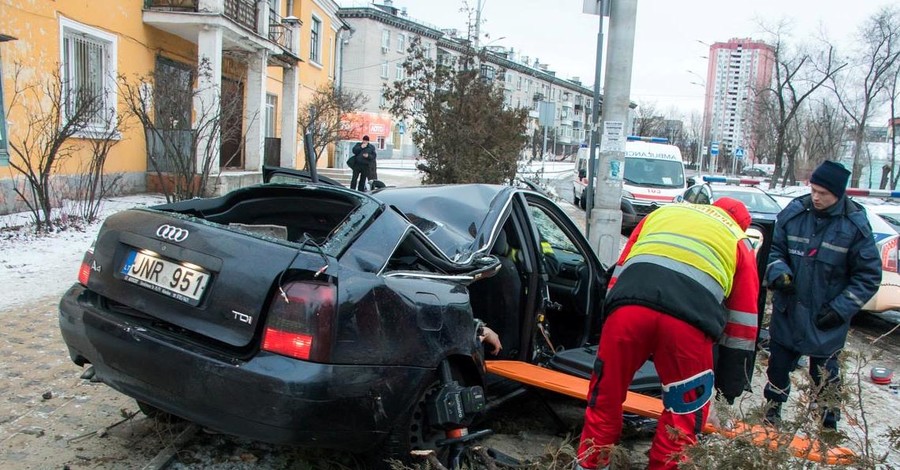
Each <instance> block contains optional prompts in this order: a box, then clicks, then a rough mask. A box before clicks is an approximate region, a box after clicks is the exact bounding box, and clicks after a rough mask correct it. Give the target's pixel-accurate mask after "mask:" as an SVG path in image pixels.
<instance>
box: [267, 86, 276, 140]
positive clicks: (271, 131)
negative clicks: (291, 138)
mask: <svg viewBox="0 0 900 470" xmlns="http://www.w3.org/2000/svg"><path fill="white" fill-rule="evenodd" d="M277 113H278V97H277V96H275V95H273V94H271V93H266V123H265V124H266V137H275V116H277Z"/></svg>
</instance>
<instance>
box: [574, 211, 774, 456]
mask: <svg viewBox="0 0 900 470" xmlns="http://www.w3.org/2000/svg"><path fill="white" fill-rule="evenodd" d="M667 207H668V206H667ZM707 207H708V206H707ZM740 208H741V209H743V211H744V213H746V209H744V208H743V205H741V206H740ZM663 210H665V208H661V209H658V210H657V212H659V211H663ZM654 214H655V212H654ZM652 215H653V214H651V216H652ZM651 216H648V217H647V218H645V219H644V220H643V221H642V222H641V223H640V224H639V225H638V227H637V228H636V229H635V230H634V232H632V234H631V237H630V238H629V240H628V243H627V244H626V246H625V248H624V250H623V252H622V254H621V256H620V258H619V261H618V262H617V265H616V271H615V273H614V274H613V278H612V280H611V281H610V285H609V290H608V295H607V308H608V309H609V311H611V313H610V314H609V317H608V318H607V319H606V322H605V323H604V325H603V330H602V334H601V338H600V347H599V348H598V351H597V361H598V362H597V364H596V365H595V369H594V374H593V376H592V377H591V383H590V392H589V401H588V407H587V409H586V412H585V422H584V429H583V431H582V436H581V444H580V446H579V452H578V455H579V460H580V463H581V465H582V466H583V467H584V468H588V469H593V468H596V467H597V466H598V465H599V466H603V465H607V463H608V458H606V455H605V451H604V448H607V449H608V447H609V446H611V445H614V444H616V443H617V442H618V440H619V437H620V435H621V432H622V403H623V402H624V401H625V396H626V392H627V391H628V386H629V384H630V383H631V380H632V378H633V377H634V374H635V372H636V371H637V370H638V368H640V367H641V365H642V364H643V363H644V362H645V361H646V360H647V359H648V358H650V357H651V356H652V358H653V361H654V363H655V365H656V370H657V372H658V373H659V377H660V380H661V382H662V384H663V385H664V386H666V385H669V384H676V383H678V382H681V381H684V380H686V379H689V378H693V377H695V376H698V375H704V372H706V373H707V374H706V376H707V377H708V378H710V379H711V376H709V372H711V371H712V370H713V367H714V364H713V347H714V344H716V342H718V347H719V360H718V364H717V365H716V366H715V367H716V371H715V372H716V376H715V384H716V387H717V388H719V390H720V392H724V395H725V396H726V397H729V398H734V397H736V396H738V395H740V393H741V392H743V390H744V388H745V386H746V373H745V370H747V367H746V366H747V362H746V361H748V360H749V361H752V360H753V354H754V351H755V350H754V348H755V341H756V332H757V323H756V321H757V318H756V314H757V296H758V294H759V278H758V273H757V265H756V258H755V256H754V253H753V250H752V248H751V247H750V246H749V242H747V241H746V240H741V239H736V240H735V242H734V256H735V259H734V264H733V267H734V271H733V273H730V274H732V275H733V277H732V284H731V285H732V286H733V287H732V289H731V291H730V293H729V295H727V297H725V298H724V308H721V307H722V304H721V303H720V304H719V305H711V304H709V305H706V304H704V302H703V301H702V300H701V301H697V300H696V299H698V298H701V297H702V296H703V293H702V292H700V291H701V290H702V289H700V288H697V287H695V286H692V284H691V282H692V281H691V280H690V279H688V278H689V277H694V278H695V279H696V278H697V277H702V276H696V275H695V276H686V274H691V273H692V271H691V269H692V268H691V267H690V266H689V265H688V266H687V267H684V266H681V267H679V266H680V265H678V264H672V262H673V261H675V262H677V260H672V259H670V258H666V259H664V260H663V261H662V262H661V265H660V264H654V263H641V264H631V265H629V264H628V263H627V262H626V260H628V258H629V254H630V253H631V250H632V248H633V247H634V245H635V243H636V242H638V241H639V240H640V239H641V237H642V236H643V235H646V234H644V233H642V232H643V231H644V228H645V222H647V220H648V218H650V217H651ZM691 216H692V217H693V215H691ZM739 218H740V219H741V220H737V222H738V224H739V226H740V227H741V229H743V230H746V228H747V225H749V214H746V216H745V217H739ZM679 220H680V221H682V223H684V222H686V221H683V219H681V218H680V217H679ZM654 227H655V228H656V229H657V231H660V232H671V231H672V230H676V229H677V228H678V227H677V226H675V227H659V226H658V224H657V225H654ZM661 228H663V229H665V228H668V229H669V230H659V229H661ZM674 233H677V232H674ZM666 235H669V234H668V233H667V234H666ZM701 237H702V235H701ZM676 240H677V238H676ZM671 241H672V239H667V242H668V243H671ZM701 241H702V240H701ZM696 246H697V245H693V246H692V247H693V248H694V249H696ZM676 257H677V256H676ZM638 266H640V267H638ZM682 268H684V270H682ZM673 270H674V271H673ZM679 270H681V272H679ZM626 284H627V285H626ZM716 300H719V299H716ZM610 302H611V303H612V305H610ZM668 304H671V305H668ZM716 307H718V309H717V308H716ZM716 317H724V318H716ZM723 324H724V325H723ZM716 332H719V334H716ZM710 392H711V390H710ZM664 393H665V392H664ZM698 397H699V395H698V393H697V390H696V389H693V390H689V391H688V392H687V393H685V394H684V396H683V401H684V402H690V401H692V400H695V399H698ZM669 398H673V397H669ZM678 398H679V397H675V399H676V400H678ZM698 403H700V404H702V405H700V404H698V405H697V406H699V409H696V410H695V411H691V412H688V413H687V414H678V413H676V412H674V410H673V409H669V408H666V409H665V410H664V411H663V414H662V416H661V417H660V419H659V422H658V425H657V429H656V435H655V436H654V439H653V444H652V447H651V449H650V466H649V468H651V469H657V468H676V467H677V465H678V462H679V460H680V457H679V453H680V452H681V451H682V449H683V448H684V447H685V446H687V445H689V444H693V443H695V442H696V434H698V433H699V432H700V431H701V429H702V428H703V426H704V424H705V423H706V419H707V417H708V414H709V401H708V399H706V401H705V402H704V401H702V400H701V401H700V402H698ZM670 428H674V430H676V432H675V433H674V434H675V435H673V433H672V432H670Z"/></svg>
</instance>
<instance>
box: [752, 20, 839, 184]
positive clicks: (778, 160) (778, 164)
mask: <svg viewBox="0 0 900 470" xmlns="http://www.w3.org/2000/svg"><path fill="white" fill-rule="evenodd" d="M787 28H788V25H787V24H786V23H784V22H782V23H780V24H779V25H778V26H777V27H776V28H775V29H774V30H769V31H768V32H769V34H770V35H771V36H772V38H771V40H770V44H771V45H772V47H773V49H774V55H775V76H774V77H773V79H772V84H771V86H769V87H768V88H765V89H763V90H762V91H761V92H760V96H761V98H762V99H764V100H772V101H771V102H772V105H773V108H772V113H771V118H772V119H773V121H772V124H773V129H772V130H773V131H774V138H775V139H774V143H775V146H774V152H773V156H774V158H775V175H774V177H773V178H772V182H771V183H770V187H772V188H774V187H775V184H776V182H777V181H778V180H779V179H781V178H782V176H783V174H782V169H783V167H784V165H785V163H787V167H788V168H787V169H788V170H789V171H790V179H793V178H794V175H793V170H794V163H793V155H795V154H796V152H791V151H790V150H792V149H796V148H799V142H797V139H796V138H793V137H792V134H791V132H795V131H796V130H797V125H796V122H795V119H796V115H797V113H798V111H799V110H800V107H801V105H802V104H803V102H804V101H805V100H806V99H807V98H809V96H810V95H812V93H813V92H815V91H816V90H818V89H819V88H820V87H822V86H823V85H824V84H825V83H826V82H827V81H828V80H830V79H831V77H832V76H833V75H834V74H835V73H837V72H838V71H840V70H841V69H843V68H844V67H845V66H846V63H841V62H840V61H839V60H838V58H837V57H836V51H835V48H834V46H832V45H831V44H827V43H826V44H823V45H822V46H821V49H819V50H818V51H815V52H809V51H806V50H804V49H803V48H800V49H795V50H791V48H790V47H789V45H788V43H787V41H786V32H785V31H786V30H787ZM786 157H787V162H785V158H786ZM787 174H788V173H784V181H782V183H783V184H784V183H785V181H787V179H788V178H787Z"/></svg>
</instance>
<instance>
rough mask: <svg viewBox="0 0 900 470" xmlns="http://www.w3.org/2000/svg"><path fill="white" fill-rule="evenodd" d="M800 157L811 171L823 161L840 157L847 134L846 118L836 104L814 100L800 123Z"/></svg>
mask: <svg viewBox="0 0 900 470" xmlns="http://www.w3.org/2000/svg"><path fill="white" fill-rule="evenodd" d="M801 129H802V132H801V134H802V136H803V142H802V146H803V148H802V155H804V156H805V157H806V161H805V165H804V166H805V167H806V169H808V170H811V169H813V168H815V167H816V166H818V165H819V164H820V163H822V162H823V161H825V160H837V159H839V158H840V156H841V149H842V148H843V144H844V137H845V135H846V132H847V118H846V117H845V115H844V113H843V112H842V111H841V109H839V107H838V105H836V103H833V102H831V101H828V100H814V101H811V102H810V104H809V112H808V113H807V116H806V119H804V120H803V122H802V123H801Z"/></svg>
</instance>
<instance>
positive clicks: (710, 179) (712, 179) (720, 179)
mask: <svg viewBox="0 0 900 470" xmlns="http://www.w3.org/2000/svg"><path fill="white" fill-rule="evenodd" d="M703 182H704V183H725V184H750V185H753V186H756V185H758V184H759V183H760V181H759V180H753V179H749V178H728V177H726V176H704V177H703ZM848 191H849V190H848ZM848 194H849V193H848Z"/></svg>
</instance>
